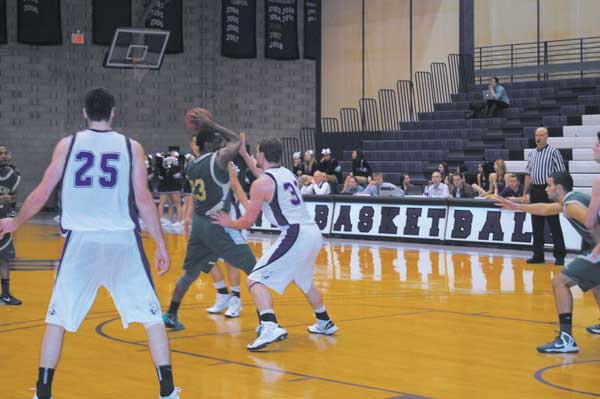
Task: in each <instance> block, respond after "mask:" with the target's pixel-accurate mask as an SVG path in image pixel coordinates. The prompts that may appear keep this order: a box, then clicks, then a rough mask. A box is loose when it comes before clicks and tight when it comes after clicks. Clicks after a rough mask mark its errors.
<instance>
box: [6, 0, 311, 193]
mask: <svg viewBox="0 0 600 399" xmlns="http://www.w3.org/2000/svg"><path fill="white" fill-rule="evenodd" d="M16 2H17V0H8V1H7V3H8V4H7V11H8V33H9V44H7V45H0V143H2V144H4V145H6V146H8V147H9V149H10V150H11V151H12V152H13V158H14V162H15V164H16V165H17V166H18V167H19V169H20V170H21V172H22V174H23V185H22V189H21V194H20V199H19V200H20V201H22V200H23V199H24V197H25V195H26V194H27V193H29V192H30V191H31V189H32V188H33V187H34V186H35V184H37V182H38V181H39V180H40V178H41V176H42V174H43V171H44V168H45V166H46V165H47V164H48V162H49V160H50V157H51V154H52V148H53V146H54V144H55V143H56V141H57V140H58V139H59V138H61V137H63V136H65V135H68V134H72V133H73V132H75V131H77V130H78V129H80V128H82V127H83V126H84V121H83V118H82V115H81V109H82V105H83V104H82V103H83V96H84V95H85V93H86V91H87V90H89V89H90V88H93V87H98V86H102V87H106V88H108V89H109V90H111V91H112V92H113V93H114V94H115V96H116V99H117V120H116V122H115V129H116V130H118V131H120V132H122V133H125V134H127V135H129V136H131V137H133V138H135V139H136V140H139V141H140V142H141V143H142V145H143V146H144V147H145V149H146V150H147V151H148V152H156V151H162V150H166V149H167V147H168V146H169V145H179V146H181V147H182V148H186V149H187V145H188V137H187V135H186V133H185V130H184V127H183V116H184V114H185V111H186V110H187V109H189V108H191V107H193V106H203V107H206V108H208V109H210V110H211V111H213V114H214V115H215V118H216V119H217V120H218V121H219V122H220V123H222V124H224V125H225V126H227V127H231V128H233V129H235V130H237V131H246V132H247V133H248V135H249V138H250V142H251V143H255V142H257V141H258V140H259V139H260V138H262V137H266V136H279V137H290V136H298V134H299V130H300V128H301V127H305V126H314V120H315V96H316V74H315V72H316V71H315V63H314V61H310V60H302V59H301V60H297V61H274V60H267V59H265V58H264V44H263V43H264V42H263V38H264V35H263V32H264V23H263V15H264V10H263V6H264V4H263V2H262V1H259V2H257V3H258V9H257V15H258V19H257V39H258V43H257V47H258V57H257V58H256V59H251V60H234V59H227V58H223V57H221V56H220V24H221V18H220V10H221V2H220V1H219V0H184V46H185V52H184V53H183V54H177V55H167V56H166V57H165V61H164V63H163V66H162V69H161V70H160V71H159V72H149V73H148V74H147V75H146V76H145V77H144V79H143V80H142V81H141V82H137V81H136V80H135V79H134V77H133V74H132V72H130V71H125V70H114V69H105V68H103V67H102V60H103V57H104V53H105V51H106V50H107V47H105V46H96V45H94V44H92V43H91V25H92V23H91V20H92V12H91V1H82V0H62V4H61V6H62V10H61V12H62V26H63V36H64V44H63V45H62V46H30V45H24V44H19V43H17V42H16V36H17V35H16V24H17V20H16ZM133 3H134V8H133V10H134V13H133V14H134V21H135V20H136V17H137V16H139V15H140V12H141V9H142V6H141V3H142V0H133ZM302 11H303V10H302V7H300V10H299V12H300V15H299V37H300V38H302V24H301V23H300V22H301V21H302ZM75 30H80V31H81V32H83V33H85V38H86V43H85V44H84V45H74V44H71V43H70V34H71V32H73V31H75ZM300 48H302V46H301V43H300ZM50 205H52V204H50Z"/></svg>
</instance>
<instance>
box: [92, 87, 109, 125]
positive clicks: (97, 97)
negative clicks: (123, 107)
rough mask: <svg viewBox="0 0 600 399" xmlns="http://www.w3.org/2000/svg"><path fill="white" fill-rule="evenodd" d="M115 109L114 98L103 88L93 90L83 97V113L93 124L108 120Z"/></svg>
mask: <svg viewBox="0 0 600 399" xmlns="http://www.w3.org/2000/svg"><path fill="white" fill-rule="evenodd" d="M114 107H115V97H114V96H113V95H112V94H110V93H109V92H108V90H106V89H103V88H98V89H93V90H90V91H88V92H87V94H86V95H85V113H86V114H87V116H88V119H89V120H91V121H94V122H99V121H108V120H110V113H111V112H112V110H113V108H114Z"/></svg>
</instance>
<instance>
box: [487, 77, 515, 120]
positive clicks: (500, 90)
mask: <svg viewBox="0 0 600 399" xmlns="http://www.w3.org/2000/svg"><path fill="white" fill-rule="evenodd" d="M499 83H500V81H499V80H498V78H497V77H495V76H494V77H493V78H492V79H491V80H490V86H489V88H488V90H489V92H490V96H491V97H492V98H488V99H487V100H486V106H485V110H484V111H483V112H484V115H487V116H489V117H494V116H496V111H497V110H498V109H505V108H508V107H509V106H510V100H509V99H508V96H507V95H506V90H505V89H504V87H502V86H500V84H499Z"/></svg>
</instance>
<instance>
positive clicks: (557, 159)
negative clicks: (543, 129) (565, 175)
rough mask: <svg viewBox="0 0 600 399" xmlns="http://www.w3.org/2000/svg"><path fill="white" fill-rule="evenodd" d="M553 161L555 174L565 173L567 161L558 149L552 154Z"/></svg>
mask: <svg viewBox="0 0 600 399" xmlns="http://www.w3.org/2000/svg"><path fill="white" fill-rule="evenodd" d="M552 159H553V163H554V171H555V172H563V171H565V170H567V168H565V161H564V160H563V157H562V155H561V154H560V151H559V150H558V148H555V149H554V151H553V153H552Z"/></svg>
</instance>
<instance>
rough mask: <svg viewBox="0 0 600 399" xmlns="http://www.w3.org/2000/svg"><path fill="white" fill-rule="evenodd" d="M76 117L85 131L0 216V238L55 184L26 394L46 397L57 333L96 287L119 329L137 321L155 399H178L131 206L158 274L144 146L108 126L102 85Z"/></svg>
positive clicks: (81, 311)
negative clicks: (56, 222)
mask: <svg viewBox="0 0 600 399" xmlns="http://www.w3.org/2000/svg"><path fill="white" fill-rule="evenodd" d="M83 115H84V117H85V118H86V120H87V121H88V129H87V130H84V131H81V132H78V133H76V134H75V135H73V136H69V137H66V138H63V139H62V140H60V141H59V142H58V144H57V145H56V148H55V149H54V153H53V155H52V161H51V162H50V165H49V166H48V168H47V169H46V172H45V174H44V177H43V179H42V181H41V183H40V184H39V185H38V186H37V187H36V188H35V190H33V192H32V193H31V194H30V195H29V196H28V197H27V199H26V200H25V203H24V204H23V207H22V208H21V211H20V212H19V214H18V215H17V217H16V218H14V219H2V220H0V236H2V235H5V234H7V233H12V232H13V231H15V230H16V229H17V228H18V227H19V226H20V225H22V224H23V223H25V222H26V221H28V220H29V219H31V217H33V216H34V215H35V214H36V213H37V212H38V211H39V210H40V209H41V208H42V206H43V205H44V204H45V203H46V201H47V200H48V197H49V196H50V194H51V193H52V191H53V190H54V188H55V187H56V186H57V185H58V184H59V183H61V182H62V183H61V202H62V206H61V210H62V217H61V227H62V228H63V229H65V230H66V231H67V233H66V239H65V245H64V248H63V255H62V258H61V262H60V264H59V267H58V270H57V276H56V281H55V285H54V291H53V294H52V299H51V300H50V306H49V308H48V314H47V317H46V322H47V323H48V325H47V327H46V333H45V335H44V339H43V341H42V349H41V356H40V357H41V358H40V368H39V377H38V381H37V390H36V392H37V394H36V396H35V397H34V399H35V398H39V399H50V398H51V396H52V394H51V389H52V379H53V375H54V371H55V368H56V365H57V363H58V360H59V358H60V354H61V351H62V343H63V337H64V332H65V330H67V331H70V332H75V331H77V329H78V328H79V326H80V325H81V322H82V321H83V320H84V318H85V316H86V314H87V313H88V311H89V309H90V307H91V306H92V304H93V302H94V299H95V297H96V292H97V290H98V288H99V287H100V286H101V285H103V286H105V287H106V288H107V289H108V291H109V292H110V293H111V295H112V297H113V300H114V302H115V305H116V307H117V309H118V311H119V313H120V314H121V319H122V322H123V326H124V327H127V326H128V324H129V323H133V322H136V323H142V324H144V326H145V327H146V332H147V334H148V342H149V347H150V353H151V355H152V359H153V361H154V364H155V365H156V370H157V373H158V378H159V381H160V397H161V398H163V399H178V398H179V395H178V393H177V391H176V390H175V388H174V386H173V375H172V371H171V360H170V355H169V341H168V339H167V332H166V330H165V326H164V325H163V323H162V318H161V314H160V303H159V301H158V298H157V297H156V293H155V292H154V286H153V282H152V279H151V275H150V267H149V264H148V260H147V259H146V255H145V254H144V251H143V247H142V245H141V239H140V235H139V227H138V226H137V225H136V223H137V220H138V219H137V212H138V210H139V212H140V214H141V217H142V219H143V220H144V222H145V223H146V226H147V228H148V230H149V231H150V234H151V235H152V238H153V239H154V241H155V243H156V248H157V249H156V254H155V257H156V268H157V269H158V271H159V274H160V275H162V274H164V273H166V272H167V270H168V269H169V255H168V253H167V248H166V245H165V241H164V238H163V236H162V232H161V230H160V223H159V220H158V213H157V211H156V207H155V206H154V204H153V202H152V198H151V196H150V193H149V192H148V186H147V175H146V167H145V165H144V150H143V149H142V146H141V145H140V144H139V143H137V142H136V141H133V140H131V139H129V138H127V137H125V136H123V135H121V134H119V133H117V132H115V131H113V130H112V128H111V123H112V120H113V118H114V115H115V100H114V97H113V96H112V95H111V94H110V93H109V92H107V91H106V90H104V89H95V90H92V91H90V92H89V93H87V95H86V98H85V108H84V110H83Z"/></svg>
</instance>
